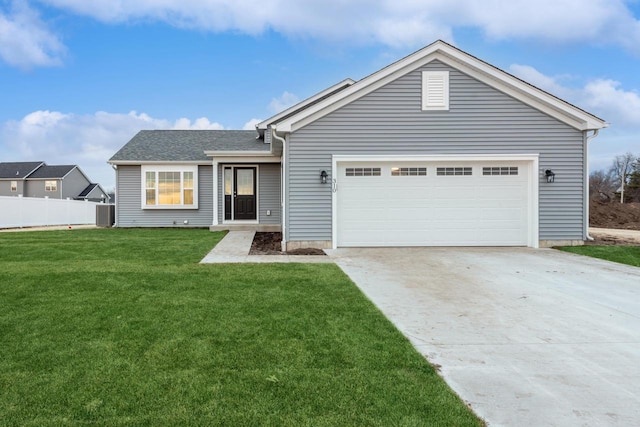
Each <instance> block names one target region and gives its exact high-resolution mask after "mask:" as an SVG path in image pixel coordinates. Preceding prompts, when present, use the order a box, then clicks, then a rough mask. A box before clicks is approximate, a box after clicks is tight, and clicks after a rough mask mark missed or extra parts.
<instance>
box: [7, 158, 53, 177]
mask: <svg viewBox="0 0 640 427" xmlns="http://www.w3.org/2000/svg"><path fill="white" fill-rule="evenodd" d="M43 163H44V162H2V163H0V179H23V178H25V177H26V176H27V175H29V174H30V173H31V172H33V171H34V169H36V168H37V167H38V166H40V165H42V164H43Z"/></svg>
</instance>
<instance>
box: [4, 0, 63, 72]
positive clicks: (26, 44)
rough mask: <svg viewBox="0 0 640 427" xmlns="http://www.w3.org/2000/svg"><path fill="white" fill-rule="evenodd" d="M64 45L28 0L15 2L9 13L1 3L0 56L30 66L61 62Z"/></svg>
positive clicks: (25, 66) (15, 64)
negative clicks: (27, 2)
mask: <svg viewBox="0 0 640 427" xmlns="http://www.w3.org/2000/svg"><path fill="white" fill-rule="evenodd" d="M64 53H65V47H64V45H63V44H62V42H61V41H60V39H59V38H58V36H56V35H55V34H53V33H52V32H51V31H50V30H49V29H48V28H47V27H46V25H45V24H44V23H43V22H42V21H41V20H40V18H39V17H38V15H37V13H36V12H34V11H33V10H32V9H30V8H29V7H28V6H27V5H26V4H25V3H22V2H19V3H18V2H14V4H13V8H12V11H11V12H9V13H7V12H4V11H3V10H2V5H0V58H2V59H3V60H4V61H5V62H7V63H8V64H10V65H13V66H16V67H20V68H24V69H29V68H32V67H36V66H55V65H60V64H61V63H62V62H61V56H62V55H63V54H64Z"/></svg>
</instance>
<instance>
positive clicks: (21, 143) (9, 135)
mask: <svg viewBox="0 0 640 427" xmlns="http://www.w3.org/2000/svg"><path fill="white" fill-rule="evenodd" d="M140 129H223V126H222V125H220V124H219V123H215V122H211V121H209V119H207V118H206V117H201V118H199V119H196V120H195V121H193V122H192V121H191V120H189V119H187V118H180V119H178V120H175V121H170V120H166V119H157V118H153V117H150V116H149V115H147V114H145V113H137V112H135V111H132V112H130V113H129V114H121V113H107V112H103V111H99V112H97V113H95V114H88V115H79V114H64V113H61V112H57V111H34V112H33V113H30V114H28V115H26V116H25V117H23V118H22V119H21V120H12V121H8V122H6V123H4V124H2V125H0V158H2V159H3V160H5V161H9V160H13V161H30V160H43V161H46V162H47V163H48V164H78V165H79V166H80V167H81V168H82V170H84V171H85V172H86V173H87V175H89V178H91V179H92V180H94V181H96V182H99V183H101V184H102V185H103V186H104V187H113V186H114V175H113V171H112V169H111V167H110V166H108V165H107V164H106V161H107V160H108V159H109V158H110V157H111V156H113V155H114V154H115V152H116V151H117V150H119V149H120V147H122V146H123V145H124V144H125V143H126V142H127V141H129V140H130V139H131V138H132V137H133V136H134V135H135V134H136V133H137V132H138V131H139V130H140Z"/></svg>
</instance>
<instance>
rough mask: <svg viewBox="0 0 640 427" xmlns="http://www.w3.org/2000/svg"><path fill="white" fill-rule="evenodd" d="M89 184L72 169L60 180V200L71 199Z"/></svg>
mask: <svg viewBox="0 0 640 427" xmlns="http://www.w3.org/2000/svg"><path fill="white" fill-rule="evenodd" d="M89 184H91V183H90V182H89V181H88V180H87V178H85V177H84V175H82V173H81V172H80V171H79V170H78V169H73V170H72V171H71V172H69V173H68V174H67V175H66V176H65V177H64V179H63V180H62V198H63V199H66V198H67V197H69V198H70V199H73V198H74V197H78V194H80V193H82V191H83V190H84V189H85V188H87V186H88V185H89Z"/></svg>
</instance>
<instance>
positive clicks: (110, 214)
mask: <svg viewBox="0 0 640 427" xmlns="http://www.w3.org/2000/svg"><path fill="white" fill-rule="evenodd" d="M115 220H116V205H106V204H102V205H96V226H97V227H113V224H114V223H115Z"/></svg>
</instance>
